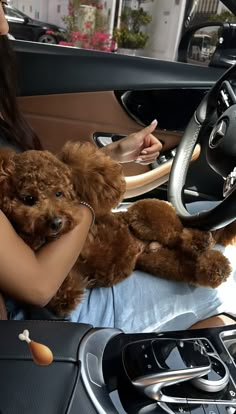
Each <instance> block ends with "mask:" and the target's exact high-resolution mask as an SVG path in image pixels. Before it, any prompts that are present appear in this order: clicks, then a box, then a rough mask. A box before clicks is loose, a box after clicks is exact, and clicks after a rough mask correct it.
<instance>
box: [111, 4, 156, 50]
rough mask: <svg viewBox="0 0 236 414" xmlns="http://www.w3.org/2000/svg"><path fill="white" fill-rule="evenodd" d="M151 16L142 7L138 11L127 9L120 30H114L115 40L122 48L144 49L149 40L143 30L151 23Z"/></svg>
mask: <svg viewBox="0 0 236 414" xmlns="http://www.w3.org/2000/svg"><path fill="white" fill-rule="evenodd" d="M151 20H152V18H151V16H150V15H149V14H148V13H147V12H146V11H144V10H143V8H142V7H140V8H138V9H137V10H134V9H132V8H131V7H125V8H124V10H123V12H122V14H121V24H120V27H119V29H115V30H114V40H115V41H116V42H117V44H118V47H120V48H129V49H142V48H144V47H145V46H146V43H147V41H148V39H149V36H148V34H147V33H145V32H144V31H143V30H142V28H143V27H144V26H147V25H148V24H149V23H150V22H151Z"/></svg>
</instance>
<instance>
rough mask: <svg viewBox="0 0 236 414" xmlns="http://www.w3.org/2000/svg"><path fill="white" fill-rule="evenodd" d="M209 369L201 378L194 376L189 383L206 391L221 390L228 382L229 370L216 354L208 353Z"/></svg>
mask: <svg viewBox="0 0 236 414" xmlns="http://www.w3.org/2000/svg"><path fill="white" fill-rule="evenodd" d="M210 360H211V371H210V372H209V373H208V374H206V375H205V376H203V377H201V378H194V379H193V380H192V381H191V383H192V385H194V386H195V387H196V388H198V389H199V390H202V391H206V392H218V391H221V390H223V389H224V388H225V387H226V386H227V384H228V382H229V377H230V375H229V370H228V367H227V366H226V365H225V363H224V362H223V361H222V360H221V359H220V358H218V357H217V356H216V355H210Z"/></svg>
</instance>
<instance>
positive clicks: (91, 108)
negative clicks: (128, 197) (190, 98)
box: [18, 91, 182, 176]
mask: <svg viewBox="0 0 236 414" xmlns="http://www.w3.org/2000/svg"><path fill="white" fill-rule="evenodd" d="M18 102H19V104H20V107H21V110H22V112H23V113H24V115H25V116H26V118H27V120H28V121H29V123H30V124H31V125H32V127H33V128H34V129H35V131H36V132H37V134H38V135H39V138H40V140H41V143H42V145H43V147H44V148H46V149H49V150H50V151H53V152H57V151H59V150H60V148H61V147H62V145H63V144H64V143H65V142H66V141H67V140H80V141H81V142H84V141H90V142H94V137H95V136H96V135H99V134H100V135H103V134H107V135H113V134H119V135H121V136H122V135H127V134H130V133H133V132H136V131H137V130H138V129H140V125H139V124H137V122H136V121H135V120H133V119H132V118H130V116H129V115H128V114H127V112H126V111H125V110H124V109H123V108H122V107H121V105H120V104H119V102H118V100H117V98H116V96H115V94H114V93H113V92H111V91H107V92H87V93H85V92H84V93H77V94H58V95H41V96H28V97H19V98H18ZM156 136H157V137H158V138H159V139H160V140H161V141H162V142H163V143H164V151H167V150H169V149H171V148H174V147H176V146H177V145H178V143H179V141H180V139H181V136H182V133H181V132H178V131H164V130H161V129H158V130H157V132H156ZM124 170H125V174H126V175H128V176H130V175H136V174H142V173H143V172H145V171H148V170H149V167H148V166H141V165H139V164H136V163H128V164H126V165H124Z"/></svg>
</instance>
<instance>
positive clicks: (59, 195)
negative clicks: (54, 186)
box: [55, 191, 63, 198]
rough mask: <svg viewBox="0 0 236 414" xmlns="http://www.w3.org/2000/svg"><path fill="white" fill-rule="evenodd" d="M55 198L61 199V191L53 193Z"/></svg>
mask: <svg viewBox="0 0 236 414" xmlns="http://www.w3.org/2000/svg"><path fill="white" fill-rule="evenodd" d="M55 196H56V197H57V198H60V197H63V192H62V191H57V192H56V193H55Z"/></svg>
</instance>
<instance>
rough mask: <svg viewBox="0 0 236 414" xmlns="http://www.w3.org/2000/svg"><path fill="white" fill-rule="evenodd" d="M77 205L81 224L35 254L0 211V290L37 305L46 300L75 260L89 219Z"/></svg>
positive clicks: (86, 231)
mask: <svg viewBox="0 0 236 414" xmlns="http://www.w3.org/2000/svg"><path fill="white" fill-rule="evenodd" d="M78 208H79V209H80V210H81V213H82V221H81V223H80V224H79V225H78V226H77V227H75V228H74V229H73V230H72V231H70V232H69V233H67V234H65V235H63V236H61V237H60V238H59V239H57V240H55V241H53V242H51V243H48V244H47V245H45V246H44V247H42V248H41V249H40V250H39V251H38V252H37V253H34V252H33V251H32V250H31V249H30V247H28V246H27V245H26V244H25V243H24V241H23V240H22V239H21V238H20V237H19V236H18V235H17V234H16V232H15V230H14V229H13V227H12V226H11V224H10V222H9V221H8V219H7V218H6V216H5V215H4V214H3V213H2V212H1V211H0V229H1V230H0V263H1V265H0V290H2V291H3V292H4V293H6V294H7V295H9V296H11V297H14V298H16V299H18V300H21V301H23V302H28V303H32V304H34V305H38V306H45V305H46V304H47V303H48V302H49V301H50V299H51V298H52V297H53V296H54V294H55V293H56V291H57V290H58V288H59V287H60V286H61V284H62V282H63V281H64V279H65V278H66V276H67V275H68V273H69V271H70V270H71V268H72V267H73V265H74V263H75V262H76V259H77V257H78V256H79V254H80V252H81V250H82V248H83V245H84V242H85V240H86V237H87V234H88V231H89V227H90V225H91V222H92V214H91V211H90V209H89V208H88V207H86V206H83V205H81V206H79V207H78Z"/></svg>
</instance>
